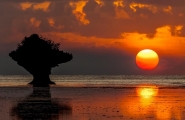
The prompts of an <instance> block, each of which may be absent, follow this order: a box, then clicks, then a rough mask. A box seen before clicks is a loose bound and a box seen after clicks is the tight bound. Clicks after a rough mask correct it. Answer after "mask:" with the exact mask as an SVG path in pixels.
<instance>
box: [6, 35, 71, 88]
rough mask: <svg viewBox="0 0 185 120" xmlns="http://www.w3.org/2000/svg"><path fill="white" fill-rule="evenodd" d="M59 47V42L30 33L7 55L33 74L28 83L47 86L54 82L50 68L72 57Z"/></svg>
mask: <svg viewBox="0 0 185 120" xmlns="http://www.w3.org/2000/svg"><path fill="white" fill-rule="evenodd" d="M59 47H60V44H59V43H54V42H53V41H52V40H49V39H46V38H43V37H42V36H39V35H37V34H32V35H31V36H30V37H25V38H24V39H23V40H22V42H21V43H20V44H18V47H17V49H16V50H14V51H12V52H11V53H9V56H10V57H11V58H12V59H13V60H15V61H17V64H18V65H20V66H22V67H23V68H25V69H26V70H27V71H28V72H29V73H30V74H32V75H33V81H32V82H30V84H33V85H34V86H36V87H42V86H43V87H47V86H49V84H55V83H54V82H52V81H50V78H49V75H50V74H51V68H53V67H56V66H58V65H59V64H60V63H65V62H68V61H70V60H71V59H72V58H73V56H72V54H69V53H65V52H63V51H60V50H59Z"/></svg>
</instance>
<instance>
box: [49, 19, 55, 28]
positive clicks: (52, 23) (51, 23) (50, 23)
mask: <svg viewBox="0 0 185 120" xmlns="http://www.w3.org/2000/svg"><path fill="white" fill-rule="evenodd" d="M48 23H49V25H50V26H54V24H55V20H54V19H53V18H48Z"/></svg>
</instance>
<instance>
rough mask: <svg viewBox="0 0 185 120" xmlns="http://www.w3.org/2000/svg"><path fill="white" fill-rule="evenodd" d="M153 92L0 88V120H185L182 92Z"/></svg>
mask: <svg viewBox="0 0 185 120" xmlns="http://www.w3.org/2000/svg"><path fill="white" fill-rule="evenodd" d="M149 87H152V86H148V88H149ZM148 88H147V89H148ZM139 89H141V91H142V90H144V89H146V88H139ZM152 89H153V88H152ZM152 89H151V90H149V91H151V92H152ZM153 90H157V93H156V94H144V95H143V94H140V93H138V90H137V88H124V89H122V88H113V87H112V88H97V87H96V88H81V87H53V88H50V89H48V90H44V89H42V90H39V89H34V91H33V88H32V87H0V96H1V97H0V102H1V105H0V116H2V117H3V120H32V119H33V120H34V119H44V120H130V119H133V120H184V119H185V89H182V88H179V89H173V88H172V89H171V88H170V89H166V88H165V89H157V88H154V89H153ZM34 111H35V112H34Z"/></svg>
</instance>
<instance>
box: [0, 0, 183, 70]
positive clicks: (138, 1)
mask: <svg viewBox="0 0 185 120" xmlns="http://www.w3.org/2000/svg"><path fill="white" fill-rule="evenodd" d="M183 4H185V3H184V2H183V1H182V0H176V1H173V0H170V1H168V0H162V1H160V0H157V1H147V0H131V1H130V0H67V1H58V0H52V1H51V0H48V1H45V0H41V1H40V0H35V1H34V2H33V1H31V0H26V1H22V0H18V1H13V0H12V1H9V2H6V1H2V2H1V4H0V11H1V12H0V14H1V16H2V17H1V19H0V24H1V27H0V34H1V38H2V39H1V40H0V42H1V48H0V50H1V52H2V53H7V52H9V51H10V50H12V49H13V48H14V49H15V46H14V45H16V44H17V42H20V41H21V40H22V39H23V38H24V36H29V35H31V34H32V33H38V34H41V35H44V36H45V37H48V38H50V39H52V40H54V41H56V42H59V43H61V48H62V49H64V50H70V51H72V52H73V51H78V50H79V51H80V50H84V49H86V50H89V51H91V52H95V53H97V51H96V50H102V49H103V50H104V51H105V52H106V51H114V52H117V51H119V52H120V53H121V52H122V53H123V54H128V55H129V56H132V57H135V55H136V54H137V53H138V52H139V51H140V50H142V49H153V50H154V51H156V52H157V53H158V55H159V56H160V57H161V56H162V57H164V59H165V60H164V61H166V59H167V58H169V57H170V59H174V58H177V59H178V61H179V59H180V60H181V61H183V60H184V59H185V55H184V53H185V49H184V46H185V44H184V41H185V21H184V20H185V7H184V6H183ZM5 46H8V47H5ZM12 46H14V47H13V48H12ZM107 53H108V52H107ZM110 56H111V55H110ZM162 59H163V58H162ZM123 61H124V60H123ZM114 62H116V61H114ZM170 62H171V61H170ZM170 62H165V63H161V64H159V65H161V67H159V68H160V70H159V71H161V70H162V69H164V67H165V66H168V65H167V64H170ZM180 63H181V62H180ZM178 64H179V62H178ZM162 66H163V67H162ZM174 66H175V65H174ZM180 66H181V65H180ZM128 67H129V66H128ZM134 69H136V68H134ZM136 71H137V70H136ZM184 71H185V70H184ZM133 74H134V72H133Z"/></svg>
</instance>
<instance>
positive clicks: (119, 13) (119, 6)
mask: <svg viewBox="0 0 185 120" xmlns="http://www.w3.org/2000/svg"><path fill="white" fill-rule="evenodd" d="M113 5H114V6H115V12H116V18H117V19H119V18H123V19H128V18H130V16H129V15H128V14H127V13H126V12H125V11H124V10H123V8H124V7H125V6H124V4H123V1H120V0H119V1H114V2H113Z"/></svg>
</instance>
